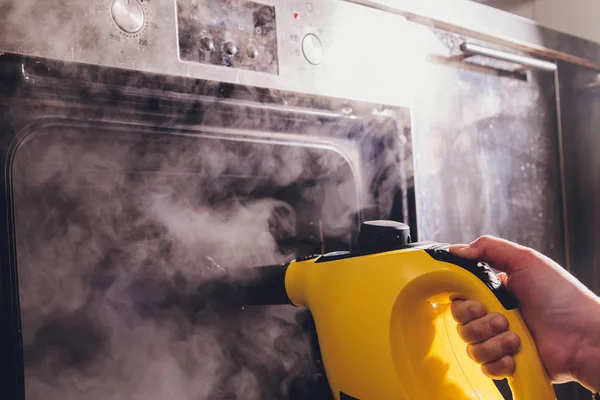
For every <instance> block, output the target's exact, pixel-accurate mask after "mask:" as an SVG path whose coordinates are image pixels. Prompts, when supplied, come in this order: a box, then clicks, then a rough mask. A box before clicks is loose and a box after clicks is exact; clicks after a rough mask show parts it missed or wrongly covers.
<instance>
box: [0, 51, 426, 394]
mask: <svg viewBox="0 0 600 400" xmlns="http://www.w3.org/2000/svg"><path fill="white" fill-rule="evenodd" d="M0 92H1V93H2V96H0V99H1V100H0V110H1V111H2V112H1V117H0V118H1V119H2V121H0V122H2V123H1V124H0V126H1V127H2V128H1V129H2V142H1V143H2V154H3V157H4V158H5V165H6V172H5V176H4V178H3V184H4V189H5V193H6V196H5V197H6V199H5V200H4V201H6V204H5V206H6V208H7V210H9V213H8V214H7V216H6V217H3V218H6V220H5V221H3V222H5V224H4V225H6V228H2V229H6V231H5V233H6V237H7V238H8V240H6V241H5V243H3V246H5V248H3V250H2V251H3V253H2V254H3V257H4V260H6V261H8V263H3V267H2V268H3V269H2V278H3V280H2V284H3V289H4V291H3V293H4V295H3V296H4V297H3V307H4V310H3V311H4V312H5V313H6V315H9V316H10V317H9V318H8V319H7V320H6V321H5V322H6V324H7V325H5V326H9V327H10V329H8V330H7V332H5V333H4V334H3V335H4V339H6V340H5V341H4V342H5V343H9V345H15V344H16V345H18V344H19V342H20V344H21V345H22V352H21V351H18V352H15V351H13V352H12V353H10V351H9V350H8V349H9V347H6V349H7V351H8V353H7V354H11V357H7V358H6V359H5V360H4V361H2V362H3V363H4V365H3V371H6V372H7V375H6V376H5V378H4V379H10V377H12V378H14V380H15V382H20V381H21V378H23V377H24V391H25V394H26V397H27V398H28V399H45V400H54V399H76V398H77V399H79V398H82V397H84V398H86V399H106V398H130V399H134V398H144V399H163V398H171V399H189V398H196V399H245V400H251V399H308V398H310V399H315V398H328V397H330V396H331V395H330V393H329V392H328V386H327V384H326V382H325V377H324V375H323V373H322V369H321V368H320V365H319V363H318V362H317V360H318V357H319V356H318V348H317V347H316V346H315V337H314V332H313V328H312V319H311V317H310V314H309V313H308V312H306V311H304V310H300V309H297V308H294V307H291V306H273V307H255V308H240V309H226V310H225V309H223V308H218V307H211V306H207V307H205V308H203V309H186V308H182V307H180V306H178V303H177V302H176V301H173V299H174V298H177V296H181V295H185V294H186V293H191V292H193V291H194V289H195V288H196V287H198V285H199V284H200V283H201V282H203V281H205V280H206V279H208V278H211V277H214V276H218V275H219V274H223V273H225V272H226V271H232V270H235V269H239V268H246V267H252V266H257V265H263V264H273V263H280V262H286V261H290V260H292V259H294V258H297V257H301V256H305V255H310V254H315V253H325V252H330V251H336V250H348V249H351V248H352V245H353V242H354V241H355V239H356V235H357V230H358V227H359V224H360V222H361V221H363V220H365V219H383V218H385V219H394V220H399V221H404V222H407V223H409V224H410V225H411V227H412V229H413V231H414V232H413V237H414V238H416V234H415V233H416V229H415V227H416V222H415V216H414V190H413V180H412V174H413V171H412V155H411V136H410V120H409V113H408V111H407V110H406V109H402V108H393V107H386V106H383V105H377V104H364V103H357V102H352V101H345V100H341V99H331V98H321V97H316V96H305V95H298V94H293V93H282V92H276V91H272V90H266V89H259V88H250V87H243V86H236V85H231V84H224V83H220V82H207V81H201V80H195V79H183V78H174V77H164V76H153V75H150V74H143V73H139V72H132V71H123V70H116V69H105V68H100V67H94V66H84V65H76V64H67V63H58V62H51V61H48V60H40V59H29V58H27V59H25V58H20V57H17V56H12V55H5V56H4V57H3V59H2V63H1V64H0ZM17 282H18V283H17ZM19 327H20V328H21V329H22V330H21V331H19V329H20V328H19ZM6 346H8V345H6ZM16 348H18V346H17V347H16ZM20 362H22V363H23V368H20V369H19V371H17V372H12V373H11V372H10V369H11V368H12V369H13V370H14V365H15V363H17V364H16V365H19V364H18V363H20ZM11 364H12V367H11ZM11 374H12V375H11ZM15 387H16V389H15V391H18V390H19V389H18V388H19V387H20V386H19V384H16V386H15ZM15 393H16V392H15ZM17 394H18V393H17ZM22 396H23V394H22V393H21V394H19V397H22ZM19 397H15V398H19ZM11 398H12V397H11Z"/></svg>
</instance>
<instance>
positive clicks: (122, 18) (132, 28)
mask: <svg viewBox="0 0 600 400" xmlns="http://www.w3.org/2000/svg"><path fill="white" fill-rule="evenodd" d="M110 12H111V14H112V17H113V20H114V21H115V24H117V26H118V27H119V28H121V29H122V30H123V31H124V32H125V33H136V32H138V31H139V30H140V29H142V28H143V27H144V23H145V20H146V16H145V15H144V8H143V7H142V5H141V4H140V3H139V2H138V0H113V1H112V4H111V6H110Z"/></svg>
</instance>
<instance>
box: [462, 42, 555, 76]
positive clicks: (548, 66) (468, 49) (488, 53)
mask: <svg viewBox="0 0 600 400" xmlns="http://www.w3.org/2000/svg"><path fill="white" fill-rule="evenodd" d="M460 49H461V50H462V52H463V53H465V55H466V56H472V55H478V56H484V57H490V58H493V59H496V60H501V61H508V62H512V63H516V64H520V65H522V66H525V67H529V68H535V69H542V70H545V71H552V72H554V71H556V64H554V63H552V62H549V61H544V60H538V59H535V58H532V57H524V56H519V55H516V54H511V53H507V52H505V51H498V50H494V49H488V48H486V47H483V46H477V45H475V44H471V43H463V44H461V45H460Z"/></svg>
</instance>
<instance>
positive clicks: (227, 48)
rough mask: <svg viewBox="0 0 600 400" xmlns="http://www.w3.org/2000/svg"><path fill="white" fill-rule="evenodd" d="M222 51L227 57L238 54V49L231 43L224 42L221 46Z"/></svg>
mask: <svg viewBox="0 0 600 400" xmlns="http://www.w3.org/2000/svg"><path fill="white" fill-rule="evenodd" d="M223 51H224V52H225V54H227V55H228V56H232V57H233V56H235V55H236V54H237V52H238V48H237V46H236V45H235V43H233V42H226V43H225V44H224V45H223Z"/></svg>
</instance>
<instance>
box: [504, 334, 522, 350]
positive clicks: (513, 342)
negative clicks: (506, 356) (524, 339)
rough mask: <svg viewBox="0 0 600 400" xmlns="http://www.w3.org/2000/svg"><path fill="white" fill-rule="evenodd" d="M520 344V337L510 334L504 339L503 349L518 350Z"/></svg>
mask: <svg viewBox="0 0 600 400" xmlns="http://www.w3.org/2000/svg"><path fill="white" fill-rule="evenodd" d="M518 345H519V341H518V339H517V338H516V337H515V336H514V335H510V336H507V337H506V338H505V339H504V340H503V341H502V350H505V351H512V350H516V348H517V347H518Z"/></svg>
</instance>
